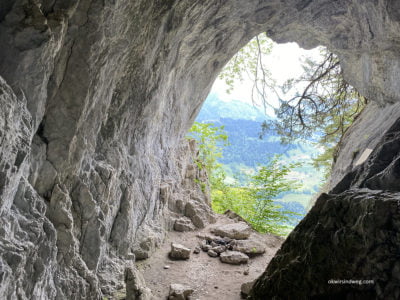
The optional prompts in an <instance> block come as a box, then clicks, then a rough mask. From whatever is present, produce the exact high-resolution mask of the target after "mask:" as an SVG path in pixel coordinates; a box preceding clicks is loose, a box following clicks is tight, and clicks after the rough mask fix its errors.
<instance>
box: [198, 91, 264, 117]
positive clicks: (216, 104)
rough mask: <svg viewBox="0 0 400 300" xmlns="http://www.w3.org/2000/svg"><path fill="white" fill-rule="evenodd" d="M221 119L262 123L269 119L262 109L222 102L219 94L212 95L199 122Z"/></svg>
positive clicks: (235, 102) (235, 101)
mask: <svg viewBox="0 0 400 300" xmlns="http://www.w3.org/2000/svg"><path fill="white" fill-rule="evenodd" d="M221 118H225V119H233V120H238V119H241V120H252V121H258V122H262V121H264V120H265V119H266V118H269V117H267V116H266V115H265V114H264V113H263V112H262V111H261V110H260V109H258V108H256V107H255V106H253V105H251V104H248V103H244V102H242V101H239V100H232V101H229V102H225V101H222V100H220V99H219V98H218V95H217V94H210V95H209V96H208V98H207V100H206V101H205V102H204V104H203V107H202V109H201V111H200V114H199V115H198V117H197V121H198V122H216V121H219V120H220V119H221Z"/></svg>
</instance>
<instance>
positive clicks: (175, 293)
mask: <svg viewBox="0 0 400 300" xmlns="http://www.w3.org/2000/svg"><path fill="white" fill-rule="evenodd" d="M193 292H194V290H193V289H192V288H191V287H188V286H185V285H182V284H177V283H174V284H171V285H170V287H169V296H168V299H169V300H187V299H189V296H190V295H191V294H192V293H193Z"/></svg>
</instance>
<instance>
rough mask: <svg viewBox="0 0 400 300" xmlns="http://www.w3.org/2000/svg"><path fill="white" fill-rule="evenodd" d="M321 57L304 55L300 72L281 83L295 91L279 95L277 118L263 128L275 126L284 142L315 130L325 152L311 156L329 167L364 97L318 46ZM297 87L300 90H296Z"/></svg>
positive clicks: (266, 123)
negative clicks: (301, 71) (310, 57)
mask: <svg viewBox="0 0 400 300" xmlns="http://www.w3.org/2000/svg"><path fill="white" fill-rule="evenodd" d="M321 57H322V61H320V62H317V61H313V60H311V59H306V61H305V62H304V64H303V70H304V72H303V75H302V76H300V78H297V79H290V80H288V81H287V82H286V83H285V84H284V86H283V87H282V90H283V91H284V93H285V94H288V93H289V92H290V91H291V92H292V93H293V92H295V96H294V97H291V98H290V99H288V100H283V99H280V105H279V107H278V108H276V109H275V114H276V116H277V119H276V120H273V121H269V122H264V124H263V129H264V130H270V129H271V128H272V129H274V130H275V131H276V132H277V133H278V134H279V135H280V136H281V139H282V142H286V143H287V142H290V141H293V140H294V139H297V138H307V137H310V136H312V135H314V134H318V135H319V140H318V144H319V145H320V146H322V147H323V148H324V153H322V154H321V155H320V156H318V157H317V158H316V159H315V160H314V165H315V166H316V167H321V166H324V167H328V168H327V169H328V170H329V169H330V167H331V163H332V158H333V157H334V155H335V152H336V145H337V144H338V143H340V140H341V137H342V136H343V134H344V133H345V131H346V130H347V128H348V127H349V126H350V125H351V124H352V123H353V121H354V120H355V118H357V116H358V115H359V114H360V112H361V111H362V110H363V108H364V107H365V104H366V103H367V100H366V99H365V98H364V97H362V96H361V95H360V94H359V93H358V92H357V91H356V90H355V89H354V88H353V87H352V86H351V85H349V84H348V83H347V82H346V81H345V79H344V77H343V71H342V69H341V67H340V63H339V59H338V57H337V56H336V55H334V54H333V53H330V52H328V51H327V50H321ZM298 87H301V92H298V91H296V89H298Z"/></svg>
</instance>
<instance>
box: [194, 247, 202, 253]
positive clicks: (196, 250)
mask: <svg viewBox="0 0 400 300" xmlns="http://www.w3.org/2000/svg"><path fill="white" fill-rule="evenodd" d="M200 252H201V248H200V247H197V246H196V247H194V250H193V253H194V254H199V253H200Z"/></svg>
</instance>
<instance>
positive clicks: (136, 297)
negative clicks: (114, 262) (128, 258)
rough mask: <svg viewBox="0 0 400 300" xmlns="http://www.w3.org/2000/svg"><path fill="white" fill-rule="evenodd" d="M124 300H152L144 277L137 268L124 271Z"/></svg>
mask: <svg viewBox="0 0 400 300" xmlns="http://www.w3.org/2000/svg"><path fill="white" fill-rule="evenodd" d="M125 284H126V298H125V299H126V300H153V299H154V298H153V295H152V293H151V290H150V289H149V288H148V287H146V284H145V281H144V278H143V276H142V274H141V273H140V272H138V270H137V269H134V268H132V267H131V268H127V269H126V271H125Z"/></svg>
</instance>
